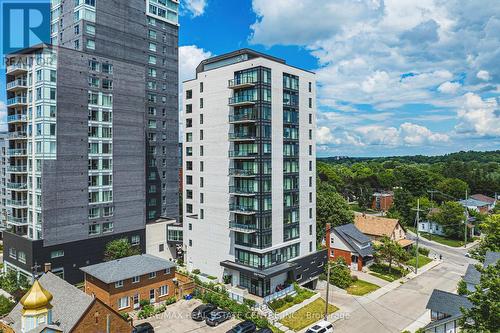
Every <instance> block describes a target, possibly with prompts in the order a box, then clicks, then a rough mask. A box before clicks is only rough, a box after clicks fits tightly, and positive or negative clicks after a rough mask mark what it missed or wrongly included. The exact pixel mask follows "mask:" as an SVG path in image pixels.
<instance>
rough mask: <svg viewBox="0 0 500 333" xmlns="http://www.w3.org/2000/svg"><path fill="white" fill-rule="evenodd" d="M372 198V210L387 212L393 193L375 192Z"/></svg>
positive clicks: (392, 199)
mask: <svg viewBox="0 0 500 333" xmlns="http://www.w3.org/2000/svg"><path fill="white" fill-rule="evenodd" d="M372 197H373V200H372V209H373V210H376V211H379V212H380V211H382V212H387V211H388V210H389V208H391V206H392V203H393V201H394V193H393V192H375V193H373V195H372Z"/></svg>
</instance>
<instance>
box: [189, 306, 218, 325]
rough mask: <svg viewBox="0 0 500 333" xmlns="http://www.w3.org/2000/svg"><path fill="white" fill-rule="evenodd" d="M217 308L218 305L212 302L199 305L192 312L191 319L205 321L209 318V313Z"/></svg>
mask: <svg viewBox="0 0 500 333" xmlns="http://www.w3.org/2000/svg"><path fill="white" fill-rule="evenodd" d="M215 309H217V307H216V306H215V305H213V304H210V303H208V304H202V305H200V306H197V307H196V308H195V309H194V310H193V311H192V312H191V319H193V320H195V321H203V320H205V319H206V318H207V315H208V314H209V313H210V312H212V311H213V310H215Z"/></svg>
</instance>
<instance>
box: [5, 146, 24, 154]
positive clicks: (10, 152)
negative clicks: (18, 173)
mask: <svg viewBox="0 0 500 333" xmlns="http://www.w3.org/2000/svg"><path fill="white" fill-rule="evenodd" d="M7 156H26V149H24V148H20V149H7Z"/></svg>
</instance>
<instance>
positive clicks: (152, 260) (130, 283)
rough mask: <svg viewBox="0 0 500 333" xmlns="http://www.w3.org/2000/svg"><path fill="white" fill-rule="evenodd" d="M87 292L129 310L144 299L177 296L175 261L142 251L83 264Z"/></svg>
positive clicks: (152, 300) (104, 301) (106, 302)
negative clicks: (86, 264) (119, 257)
mask: <svg viewBox="0 0 500 333" xmlns="http://www.w3.org/2000/svg"><path fill="white" fill-rule="evenodd" d="M81 270H82V271H83V272H84V273H85V292H86V293H87V294H89V295H93V296H95V297H97V298H98V299H100V300H101V301H102V302H103V303H105V304H107V305H108V306H110V307H111V308H112V309H114V310H116V311H120V312H130V311H132V310H133V309H137V308H138V307H139V304H140V301H141V300H147V301H149V302H150V303H159V302H163V301H165V300H166V299H167V298H169V297H172V296H175V284H174V280H175V263H174V262H172V261H169V260H165V259H162V258H158V257H155V256H153V255H150V254H141V255H135V256H131V257H126V258H121V259H117V260H112V261H108V262H103V263H100V264H96V265H91V266H86V267H82V268H81Z"/></svg>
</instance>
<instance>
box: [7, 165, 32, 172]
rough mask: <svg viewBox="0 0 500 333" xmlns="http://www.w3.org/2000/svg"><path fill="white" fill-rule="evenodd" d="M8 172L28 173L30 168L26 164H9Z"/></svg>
mask: <svg viewBox="0 0 500 333" xmlns="http://www.w3.org/2000/svg"><path fill="white" fill-rule="evenodd" d="M7 172H9V173H26V172H28V168H27V167H26V165H9V166H7Z"/></svg>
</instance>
